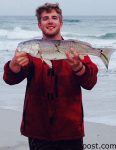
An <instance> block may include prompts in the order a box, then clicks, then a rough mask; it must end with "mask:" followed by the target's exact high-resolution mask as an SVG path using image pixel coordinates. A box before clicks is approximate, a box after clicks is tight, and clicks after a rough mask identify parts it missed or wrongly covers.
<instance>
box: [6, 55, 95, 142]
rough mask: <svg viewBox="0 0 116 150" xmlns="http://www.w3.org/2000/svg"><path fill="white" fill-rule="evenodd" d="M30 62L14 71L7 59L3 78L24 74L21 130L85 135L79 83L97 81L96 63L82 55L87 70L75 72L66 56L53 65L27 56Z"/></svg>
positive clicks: (40, 135)
mask: <svg viewBox="0 0 116 150" xmlns="http://www.w3.org/2000/svg"><path fill="white" fill-rule="evenodd" d="M29 59H30V63H29V65H28V66H27V67H24V68H22V70H21V71H20V72H19V73H13V72H12V71H11V70H10V68H9V62H8V63H7V64H6V65H5V67H4V77H3V78H4V80H5V82H6V83H8V84H10V85H13V84H18V83H20V82H21V81H22V80H23V79H25V78H27V88H26V94H25V101H24V110H23V117H22V124H21V133H22V134H23V135H25V136H27V137H32V138H37V139H46V140H61V139H64V140H65V139H78V138H81V137H83V136H84V126H83V106H82V94H81V87H83V88H84V89H87V90H90V89H92V88H93V86H94V85H95V84H96V82H97V72H98V68H97V66H96V65H95V64H94V63H93V62H92V61H91V60H90V58H89V57H88V56H85V58H84V60H83V63H84V64H85V67H86V72H85V74H84V75H83V76H81V77H79V76H77V75H75V72H74V71H72V69H71V67H70V66H69V64H68V63H67V62H66V61H65V60H57V61H56V60H55V61H52V64H53V69H50V68H49V67H48V65H47V64H46V63H44V62H42V61H41V60H40V59H37V58H34V57H31V56H29Z"/></svg>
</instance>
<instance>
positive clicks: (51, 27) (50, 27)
mask: <svg viewBox="0 0 116 150" xmlns="http://www.w3.org/2000/svg"><path fill="white" fill-rule="evenodd" d="M54 28H55V27H53V26H48V27H47V29H49V30H52V29H54Z"/></svg>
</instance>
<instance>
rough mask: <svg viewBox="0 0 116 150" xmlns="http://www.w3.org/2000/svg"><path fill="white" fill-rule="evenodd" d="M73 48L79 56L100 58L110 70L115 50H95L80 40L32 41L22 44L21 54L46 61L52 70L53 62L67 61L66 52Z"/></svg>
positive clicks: (20, 46) (19, 49) (19, 48)
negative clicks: (110, 62) (109, 66)
mask: <svg viewBox="0 0 116 150" xmlns="http://www.w3.org/2000/svg"><path fill="white" fill-rule="evenodd" d="M71 48H74V49H76V50H77V52H78V54H79V56H80V57H81V56H85V55H93V56H97V57H99V58H100V59H101V60H102V62H103V63H104V65H105V67H106V68H107V69H108V65H109V61H110V58H111V55H112V53H113V52H114V51H115V50H114V49H113V48H94V47H93V46H92V45H91V44H89V43H87V42H84V41H79V40H73V39H70V40H46V39H45V40H44V39H31V40H27V41H23V42H20V43H19V44H18V46H17V50H18V51H19V52H25V53H28V54H30V55H32V56H34V57H37V58H40V59H41V60H43V61H45V62H46V63H47V64H48V65H49V67H51V68H52V62H51V60H61V59H67V57H66V54H65V52H66V51H67V50H69V49H71Z"/></svg>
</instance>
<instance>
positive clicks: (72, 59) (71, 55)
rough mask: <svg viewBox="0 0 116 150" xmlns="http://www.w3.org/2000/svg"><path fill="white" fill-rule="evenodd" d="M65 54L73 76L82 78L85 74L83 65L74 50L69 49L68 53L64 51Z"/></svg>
mask: <svg viewBox="0 0 116 150" xmlns="http://www.w3.org/2000/svg"><path fill="white" fill-rule="evenodd" d="M65 54H66V56H67V61H68V63H69V65H70V66H71V68H72V70H73V71H74V72H75V74H76V75H78V76H82V75H83V74H84V73H85V65H84V64H83V63H82V60H81V58H80V56H79V54H78V53H77V51H76V49H74V48H71V49H70V50H69V51H66V52H65Z"/></svg>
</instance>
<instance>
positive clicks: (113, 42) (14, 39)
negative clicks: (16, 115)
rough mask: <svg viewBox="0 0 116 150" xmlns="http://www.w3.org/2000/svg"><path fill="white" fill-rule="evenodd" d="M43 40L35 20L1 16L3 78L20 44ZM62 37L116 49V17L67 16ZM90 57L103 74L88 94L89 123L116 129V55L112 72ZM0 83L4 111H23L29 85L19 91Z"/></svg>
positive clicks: (87, 112) (86, 114)
mask: <svg viewBox="0 0 116 150" xmlns="http://www.w3.org/2000/svg"><path fill="white" fill-rule="evenodd" d="M41 36H42V34H41V31H40V30H39V29H38V26H37V20H36V17H34V16H0V76H1V78H2V74H3V66H4V64H5V62H6V61H8V60H9V59H11V58H12V57H13V55H14V52H15V49H16V47H17V45H18V43H19V42H21V41H25V40H29V39H32V38H41ZM62 36H63V37H64V39H77V40H81V41H86V42H88V43H90V44H91V45H92V46H94V47H100V48H103V47H110V48H113V49H116V16H65V17H64V24H63V27H62ZM90 57H91V59H92V60H93V62H95V63H96V64H97V65H98V68H99V74H98V83H97V85H96V86H95V88H94V89H93V90H92V91H89V92H88V91H86V90H84V109H85V120H87V121H92V122H100V123H105V124H110V125H116V109H115V108H116V101H115V100H116V52H115V53H113V55H112V57H111V59H110V63H109V70H106V68H105V66H104V64H103V63H102V61H101V60H100V59H99V58H97V57H93V56H90ZM24 82H25V81H24ZM0 83H1V85H0V88H1V87H2V88H1V89H0V94H1V95H2V96H1V98H0V107H2V108H6V109H15V110H18V111H22V105H23V100H22V99H23V97H24V89H25V88H24V86H25V83H22V84H21V85H18V86H16V88H13V87H11V86H8V85H6V84H5V83H4V82H3V81H1V82H0ZM11 88H12V90H11V91H10V89H11ZM8 90H9V91H10V92H9V97H10V99H9V101H7V97H8V94H7V95H6V94H5V92H6V91H8ZM14 91H15V93H13V92H14ZM7 93H8V92H7ZM15 97H17V98H16V100H14V99H15ZM86 99H87V100H86ZM88 108H89V109H88Z"/></svg>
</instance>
